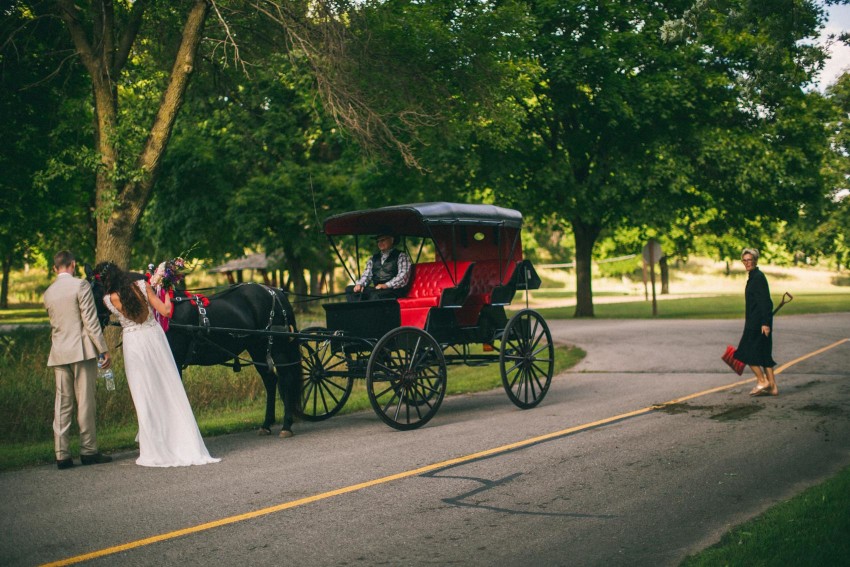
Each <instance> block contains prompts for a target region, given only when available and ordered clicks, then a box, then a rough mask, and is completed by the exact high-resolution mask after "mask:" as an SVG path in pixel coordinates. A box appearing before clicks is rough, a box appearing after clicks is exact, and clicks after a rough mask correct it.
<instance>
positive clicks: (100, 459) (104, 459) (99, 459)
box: [80, 453, 112, 465]
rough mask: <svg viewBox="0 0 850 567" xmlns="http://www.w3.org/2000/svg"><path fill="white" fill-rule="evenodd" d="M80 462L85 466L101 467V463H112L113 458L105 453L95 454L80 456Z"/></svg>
mask: <svg viewBox="0 0 850 567" xmlns="http://www.w3.org/2000/svg"><path fill="white" fill-rule="evenodd" d="M80 461H81V462H82V463H83V464H84V465H99V464H101V463H111V462H112V457H110V456H108V455H104V454H103V453H95V454H94V455H80Z"/></svg>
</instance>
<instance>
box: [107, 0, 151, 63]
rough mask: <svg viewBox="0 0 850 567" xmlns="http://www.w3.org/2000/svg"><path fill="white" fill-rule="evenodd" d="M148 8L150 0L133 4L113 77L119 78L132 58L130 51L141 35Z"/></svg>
mask: <svg viewBox="0 0 850 567" xmlns="http://www.w3.org/2000/svg"><path fill="white" fill-rule="evenodd" d="M147 7H148V0H136V2H134V3H133V9H132V10H131V11H130V17H129V19H128V20H127V27H126V29H125V30H124V33H123V34H122V35H121V38H120V39H119V41H118V50H117V52H116V53H115V60H114V62H113V64H112V71H111V72H112V75H113V76H117V75H118V73H119V72H120V71H121V69H123V68H124V65H126V64H127V58H128V57H129V56H130V50H131V49H132V47H133V43H134V42H135V41H136V36H137V35H139V29H141V27H142V20H143V19H144V15H145V10H147Z"/></svg>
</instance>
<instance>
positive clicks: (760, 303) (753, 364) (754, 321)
mask: <svg viewBox="0 0 850 567" xmlns="http://www.w3.org/2000/svg"><path fill="white" fill-rule="evenodd" d="M741 261H742V262H743V263H744V267H745V268H746V269H747V273H748V274H749V277H748V279H747V289H746V291H745V295H744V297H745V299H746V318H745V321H744V334H743V335H742V336H741V342H740V343H739V344H738V351H737V352H736V353H735V358H737V359H738V360H740V361H741V362H743V363H744V364H749V365H750V368H752V370H753V373H754V374H755V375H756V380H757V382H756V386H755V388H753V389H752V391H750V395H751V396H775V395H777V394H778V393H779V389H778V388H777V387H776V378H775V376H774V373H773V367H774V366H776V362H774V360H773V356H772V352H773V338H772V337H771V334H770V332H771V330H772V329H773V301H771V299H770V288H769V287H768V285H767V278H766V277H765V276H764V274H763V273H762V272H761V270H759V269H758V261H759V251H758V250H756V249H755V248H745V249H744V251H743V252H742V253H741Z"/></svg>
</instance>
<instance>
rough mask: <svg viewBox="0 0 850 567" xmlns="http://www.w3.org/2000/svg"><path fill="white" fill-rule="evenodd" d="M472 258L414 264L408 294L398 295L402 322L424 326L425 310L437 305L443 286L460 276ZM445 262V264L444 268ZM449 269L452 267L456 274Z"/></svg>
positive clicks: (453, 284) (426, 311)
mask: <svg viewBox="0 0 850 567" xmlns="http://www.w3.org/2000/svg"><path fill="white" fill-rule="evenodd" d="M471 264H472V262H457V263H455V262H448V263H447V264H444V263H443V262H425V263H422V264H416V266H415V269H414V272H413V282H412V284H411V285H410V289H409V290H408V292H407V295H405V296H404V297H400V298H399V299H398V304H399V307H400V308H401V324H402V325H403V326H411V327H419V328H420V329H424V328H425V322H426V321H427V319H428V311H430V309H431V308H432V307H439V306H440V299H441V298H442V294H443V290H445V289H448V288H451V287H454V286H455V285H456V284H457V282H459V281H460V280H462V279H463V276H464V275H465V274H466V271H467V270H468V269H469V266H470V265H471ZM447 266H448V268H447ZM449 270H454V271H455V278H454V280H453V279H452V274H451V272H450V271H449Z"/></svg>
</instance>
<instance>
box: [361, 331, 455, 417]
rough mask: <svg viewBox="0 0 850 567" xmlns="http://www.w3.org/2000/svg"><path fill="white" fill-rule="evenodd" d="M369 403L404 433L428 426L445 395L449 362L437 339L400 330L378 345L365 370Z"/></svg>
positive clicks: (418, 332) (391, 332)
mask: <svg viewBox="0 0 850 567" xmlns="http://www.w3.org/2000/svg"><path fill="white" fill-rule="evenodd" d="M366 390H367V391H368V393H369V403H371V404H372V409H374V410H375V413H377V414H378V417H380V418H381V420H383V422H384V423H386V424H387V425H389V426H390V427H394V428H396V429H401V430H409V429H416V428H417V427H421V426H422V425H425V424H426V423H427V422H428V421H429V420H430V419H431V418H432V417H434V414H436V413H437V410H438V409H440V404H442V403H443V396H445V394H446V360H445V358H444V357H443V351H442V349H441V348H440V345H439V344H438V343H437V341H436V340H434V337H432V336H431V335H429V334H428V333H426V332H425V331H423V330H421V329H418V328H415V327H400V328H398V329H394V330H392V331H390V332H389V333H387V334H386V335H384V336H383V337H382V338H381V339H380V340H379V341H378V343H377V344H376V345H375V349H374V350H373V351H372V355H371V356H370V357H369V365H368V367H367V369H366Z"/></svg>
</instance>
